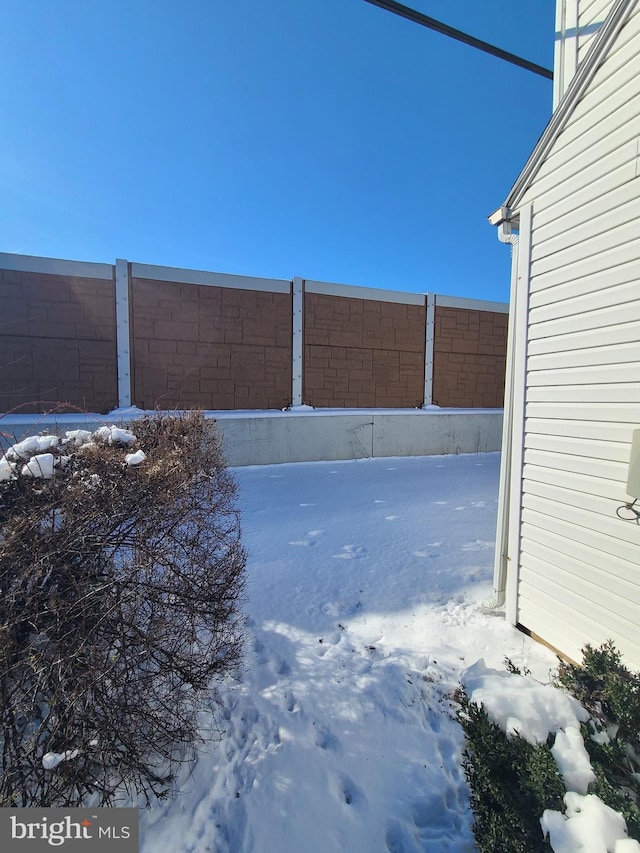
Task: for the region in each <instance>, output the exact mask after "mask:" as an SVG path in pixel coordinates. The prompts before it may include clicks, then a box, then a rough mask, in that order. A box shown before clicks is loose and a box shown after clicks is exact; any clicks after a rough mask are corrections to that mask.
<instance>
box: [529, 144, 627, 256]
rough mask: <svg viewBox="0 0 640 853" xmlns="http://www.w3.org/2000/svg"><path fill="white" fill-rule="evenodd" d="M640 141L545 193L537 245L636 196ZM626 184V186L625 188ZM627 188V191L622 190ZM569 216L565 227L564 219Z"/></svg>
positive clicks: (538, 215) (536, 219)
mask: <svg viewBox="0 0 640 853" xmlns="http://www.w3.org/2000/svg"><path fill="white" fill-rule="evenodd" d="M636 155H637V140H635V139H632V140H630V141H629V142H628V143H627V144H626V145H623V146H621V147H620V148H617V149H615V150H614V151H611V152H610V153H609V154H607V155H606V157H604V158H603V159H602V160H598V162H597V163H593V164H592V165H591V166H590V167H589V168H588V169H585V170H584V171H583V172H579V173H578V174H577V175H573V176H572V177H571V178H569V179H568V180H563V181H562V182H561V183H559V184H557V185H556V186H555V187H554V188H553V189H551V190H549V192H547V193H546V194H545V199H544V202H545V206H544V208H542V210H541V211H536V213H535V215H534V218H533V222H534V229H535V239H536V242H537V243H539V242H542V241H543V240H545V239H547V238H548V237H554V236H555V235H556V234H558V233H559V232H560V231H563V230H564V229H565V227H574V226H576V225H580V224H582V223H583V222H587V221H588V220H589V219H592V218H593V216H594V215H595V213H596V212H597V213H601V212H606V211H607V210H610V209H612V208H614V207H616V206H617V205H618V203H619V196H618V191H620V190H621V192H622V194H621V195H620V199H621V200H622V201H627V200H629V199H631V198H634V197H635V193H637V191H638V190H637V186H636V183H637V182H635V180H634V179H635V177H636ZM625 185H626V187H625ZM623 187H624V189H622V188H623ZM565 216H569V217H570V224H569V225H568V226H565V223H564V217H565Z"/></svg>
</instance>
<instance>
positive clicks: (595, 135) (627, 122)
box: [525, 95, 640, 203]
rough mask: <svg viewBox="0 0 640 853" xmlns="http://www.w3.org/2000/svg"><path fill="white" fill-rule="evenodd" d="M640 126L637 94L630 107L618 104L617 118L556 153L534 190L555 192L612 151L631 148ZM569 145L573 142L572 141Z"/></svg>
mask: <svg viewBox="0 0 640 853" xmlns="http://www.w3.org/2000/svg"><path fill="white" fill-rule="evenodd" d="M622 107H624V109H622ZM623 115H624V117H623ZM639 127H640V98H638V96H637V95H636V96H634V98H632V99H631V100H630V101H629V103H628V104H623V103H618V112H617V113H616V116H615V119H611V118H609V120H608V121H606V122H602V123H601V124H597V125H594V126H593V128H592V129H591V130H589V131H588V132H586V133H584V134H583V135H582V136H578V137H577V138H575V139H573V140H571V142H570V144H567V146H566V147H565V148H562V149H560V150H558V151H557V152H555V151H554V153H553V154H552V155H550V156H549V158H548V159H547V160H546V161H545V162H544V163H543V164H542V166H541V167H540V171H539V173H538V175H537V177H536V184H539V185H540V186H539V187H535V188H534V193H537V191H538V190H539V189H541V190H542V191H546V190H549V189H552V188H553V187H554V186H557V185H558V184H559V182H561V181H563V180H566V179H568V178H571V177H572V176H573V175H577V174H579V173H580V172H581V171H584V170H585V169H588V168H589V167H590V166H592V165H593V164H595V163H597V162H598V161H599V160H602V159H603V158H604V157H606V156H607V155H608V154H610V153H611V152H612V151H616V150H618V149H620V148H622V147H623V146H625V145H627V143H628V142H629V141H630V140H633V139H635V138H636V137H637V136H638V129H639ZM562 136H563V134H560V136H559V137H558V141H560V140H561V139H562ZM567 143H569V140H568V139H567ZM532 194H533V193H532ZM530 201H531V198H526V199H525V203H528V202H530Z"/></svg>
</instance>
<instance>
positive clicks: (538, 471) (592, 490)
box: [524, 464, 624, 506]
mask: <svg viewBox="0 0 640 853" xmlns="http://www.w3.org/2000/svg"><path fill="white" fill-rule="evenodd" d="M524 477H525V480H527V481H528V480H531V481H532V482H534V483H536V484H537V483H542V484H544V485H547V486H556V487H557V488H560V489H570V490H571V491H575V492H582V493H584V494H587V495H599V496H600V497H601V498H602V499H603V500H607V501H609V500H611V501H616V502H617V503H616V506H619V505H620V503H621V501H622V496H623V495H624V486H623V485H622V484H621V483H619V482H618V481H617V480H609V479H604V478H603V477H594V476H593V474H582V473H580V474H576V473H571V472H567V471H562V470H558V469H555V468H549V467H548V466H546V465H531V464H529V465H525V467H524ZM528 488H529V483H528V482H527V489H528Z"/></svg>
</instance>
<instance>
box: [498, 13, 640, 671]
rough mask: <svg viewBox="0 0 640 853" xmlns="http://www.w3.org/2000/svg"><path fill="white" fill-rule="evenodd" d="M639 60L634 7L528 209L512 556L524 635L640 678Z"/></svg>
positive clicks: (543, 170)
mask: <svg viewBox="0 0 640 853" xmlns="http://www.w3.org/2000/svg"><path fill="white" fill-rule="evenodd" d="M604 5H606V4H603V3H592V4H591V6H590V8H591V10H592V11H593V12H594V14H596V12H598V13H599V12H601V11H602V10H601V9H600V7H603V6H604ZM596 7H597V8H596ZM639 52H640V4H635V9H634V10H633V11H632V12H631V14H630V17H629V19H628V21H627V23H626V24H625V26H624V27H623V28H622V30H621V32H620V34H619V36H618V39H617V41H616V43H615V44H614V45H613V47H612V49H611V50H610V52H609V54H608V55H607V57H606V59H605V60H604V61H603V63H602V64H601V66H600V68H599V69H598V70H597V71H596V73H595V76H594V77H593V79H592V81H591V84H590V85H589V87H588V89H587V91H586V93H585V95H584V96H583V98H582V99H581V100H580V101H579V102H578V104H577V106H576V108H575V110H574V111H573V113H572V115H571V117H570V118H569V120H568V122H567V124H566V126H565V128H564V130H563V131H562V133H560V135H559V136H558V138H557V140H556V141H555V144H554V145H553V147H552V149H551V151H550V153H549V155H548V156H547V158H546V160H545V162H544V163H543V164H542V165H541V167H540V169H539V171H538V173H537V175H536V176H535V178H534V180H533V182H532V184H531V186H530V187H529V188H528V190H527V191H526V193H525V195H524V198H523V201H522V203H521V205H519V207H520V209H523V208H524V207H527V206H529V205H531V206H532V208H533V218H532V224H531V263H530V268H529V276H530V277H529V282H528V287H529V291H528V301H529V306H528V307H529V314H528V324H527V330H526V363H525V364H524V365H523V367H524V370H525V412H524V415H525V420H524V438H523V441H524V458H523V463H524V464H523V467H522V471H515V472H514V478H515V479H514V480H513V481H512V489H517V490H520V486H521V506H520V507H519V510H520V513H521V524H520V529H519V537H518V541H517V542H515V543H514V542H512V543H510V550H511V551H513V550H516V551H517V554H513V553H512V554H511V559H512V561H513V559H514V557H515V556H517V564H518V578H517V584H516V585H515V586H514V587H513V590H514V595H515V597H516V598H515V601H511V602H510V605H511V607H512V608H513V612H514V613H515V620H514V621H517V622H518V623H519V624H521V625H522V626H524V627H525V628H527V629H528V630H530V631H531V632H533V633H534V634H536V635H538V636H540V637H541V638H542V639H543V640H545V641H546V642H547V643H549V644H550V645H552V646H554V647H555V648H557V649H559V650H561V651H562V652H563V653H564V654H566V655H568V656H569V657H571V658H574V659H579V658H580V649H581V648H582V647H583V646H584V644H585V643H587V642H589V643H592V644H598V645H599V644H600V643H602V642H603V641H605V640H607V639H609V638H611V639H613V640H614V641H615V643H616V644H617V646H618V647H619V649H620V650H621V651H622V652H623V654H624V655H625V657H626V658H627V660H628V661H629V662H630V663H631V664H632V665H633V666H634V667H636V668H640V630H639V628H638V606H639V605H640V575H639V574H638V565H639V563H640V527H639V526H638V525H636V524H631V523H627V522H624V521H622V520H620V519H619V518H617V517H616V509H617V508H618V507H619V506H620V505H621V504H623V503H624V502H626V501H627V500H628V499H629V498H628V497H627V495H626V478H627V466H628V462H629V454H630V446H631V436H632V431H633V429H634V428H637V427H638V426H640V370H639V364H640V289H639V288H638V278H639V277H640V220H639V219H638V215H637V214H638V202H639V201H640V177H639V175H640V168H639V165H638V139H640V78H638V76H637V74H636V73H635V72H636V63H635V62H630V57H637V55H638V53H639ZM525 284H526V282H525ZM514 440H516V439H514ZM518 440H519V439H518ZM508 606H509V602H508Z"/></svg>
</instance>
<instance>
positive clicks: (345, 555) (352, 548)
mask: <svg viewBox="0 0 640 853" xmlns="http://www.w3.org/2000/svg"><path fill="white" fill-rule="evenodd" d="M366 555H367V549H366V548H363V547H362V545H343V546H342V548H341V549H340V553H339V554H334V555H333V557H334V559H336V560H361V559H362V558H363V557H366Z"/></svg>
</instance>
